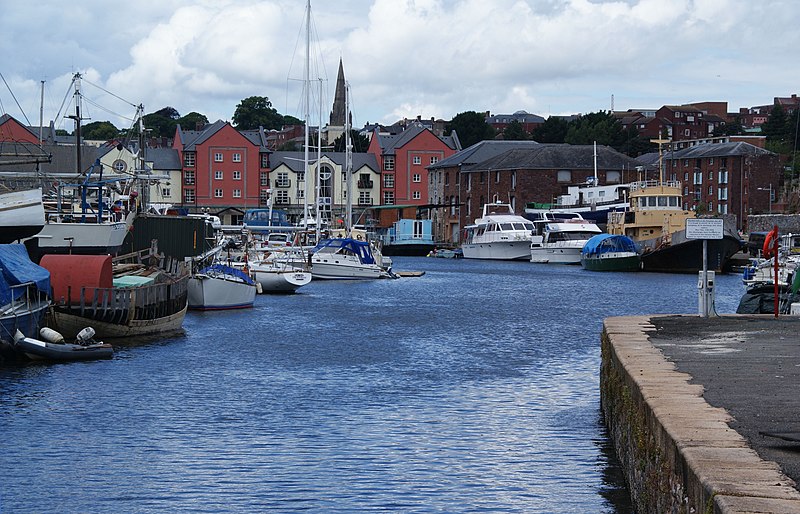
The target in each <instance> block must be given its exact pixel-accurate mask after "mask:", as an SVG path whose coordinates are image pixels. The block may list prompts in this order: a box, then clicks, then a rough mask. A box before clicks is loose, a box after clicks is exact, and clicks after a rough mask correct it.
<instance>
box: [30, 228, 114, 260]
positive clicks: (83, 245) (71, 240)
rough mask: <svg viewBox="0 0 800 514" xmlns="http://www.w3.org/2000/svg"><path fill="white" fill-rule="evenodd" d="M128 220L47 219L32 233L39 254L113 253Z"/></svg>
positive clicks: (34, 249) (33, 249)
mask: <svg viewBox="0 0 800 514" xmlns="http://www.w3.org/2000/svg"><path fill="white" fill-rule="evenodd" d="M127 234H128V224H127V223H126V222H124V221H119V222H112V223H47V224H45V225H44V227H43V228H42V230H41V231H40V232H39V234H38V235H37V236H36V237H35V248H29V250H32V252H36V253H37V254H38V255H44V254H74V255H104V254H111V255H114V254H116V253H118V252H119V250H120V248H122V244H123V243H124V242H125V236H126V235H127Z"/></svg>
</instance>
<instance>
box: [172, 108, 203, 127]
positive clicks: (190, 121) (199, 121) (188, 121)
mask: <svg viewBox="0 0 800 514" xmlns="http://www.w3.org/2000/svg"><path fill="white" fill-rule="evenodd" d="M177 124H178V125H180V126H181V128H184V129H187V130H195V128H197V126H198V125H200V126H203V125H208V118H206V116H205V115H204V114H200V113H199V112H194V111H192V112H190V113H189V114H187V115H186V116H181V117H180V118H178V120H177Z"/></svg>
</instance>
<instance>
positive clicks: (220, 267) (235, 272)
mask: <svg viewBox="0 0 800 514" xmlns="http://www.w3.org/2000/svg"><path fill="white" fill-rule="evenodd" d="M209 272H211V273H209ZM214 272H216V273H224V274H225V275H232V276H234V277H238V278H240V279H242V281H243V282H244V283H246V284H250V285H251V286H253V285H255V284H256V283H255V282H254V281H253V279H252V278H250V275H248V274H247V273H245V272H244V271H242V270H240V269H236V268H232V267H230V266H226V265H224V264H212V265H211V266H208V267H206V268H203V269H201V270H200V273H206V274H210V275H213V274H214Z"/></svg>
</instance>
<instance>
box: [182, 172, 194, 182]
mask: <svg viewBox="0 0 800 514" xmlns="http://www.w3.org/2000/svg"><path fill="white" fill-rule="evenodd" d="M183 183H184V184H185V185H187V186H193V185H194V171H184V172H183Z"/></svg>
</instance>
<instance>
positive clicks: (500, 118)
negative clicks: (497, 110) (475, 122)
mask: <svg viewBox="0 0 800 514" xmlns="http://www.w3.org/2000/svg"><path fill="white" fill-rule="evenodd" d="M511 121H518V122H520V123H544V118H542V117H541V116H539V115H537V114H531V113H529V112H526V111H517V112H515V113H514V114H494V115H491V116H487V117H486V123H488V124H490V125H491V124H493V123H510V122H511Z"/></svg>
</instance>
